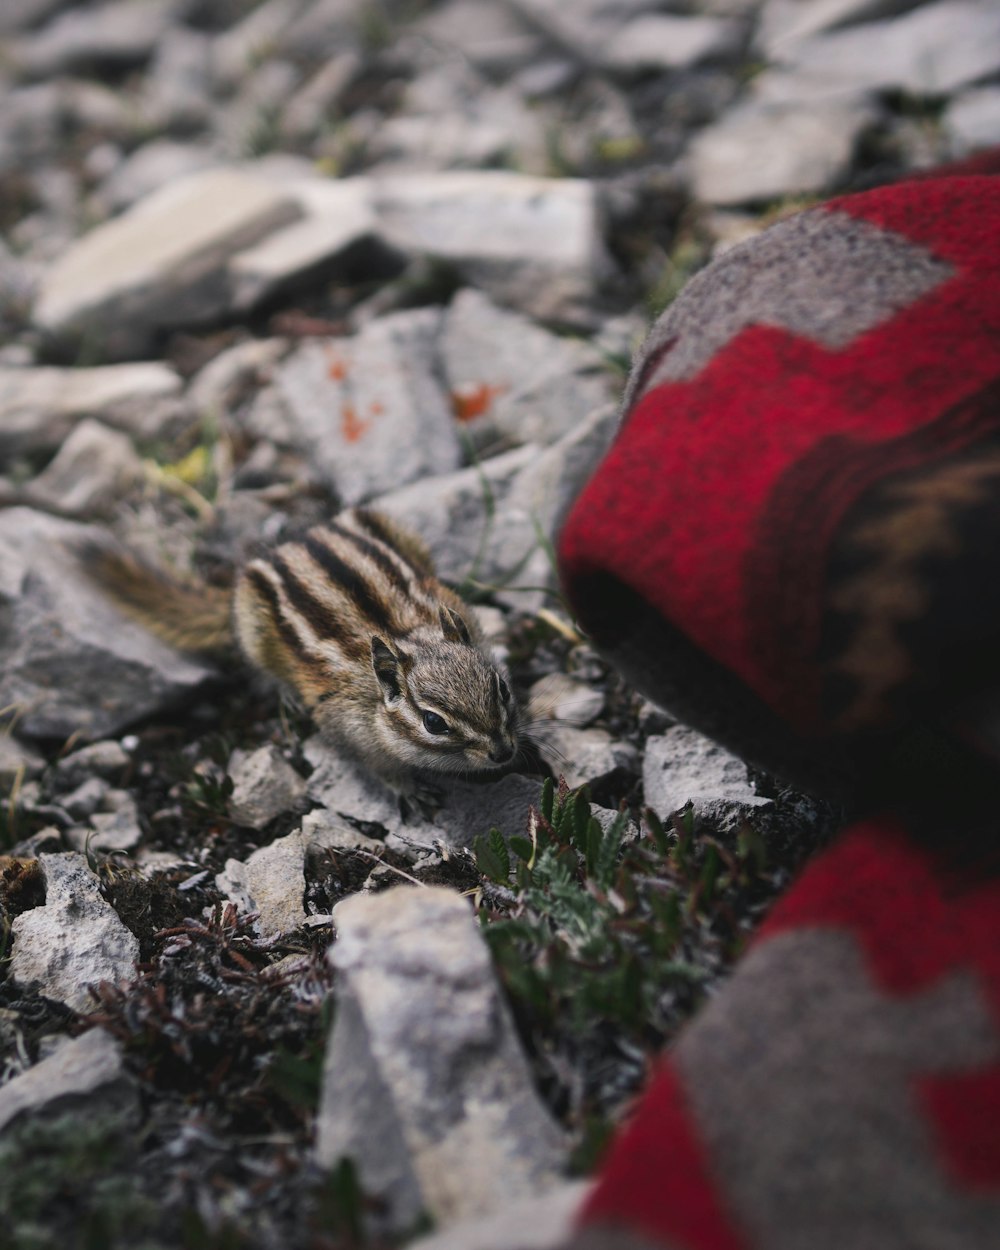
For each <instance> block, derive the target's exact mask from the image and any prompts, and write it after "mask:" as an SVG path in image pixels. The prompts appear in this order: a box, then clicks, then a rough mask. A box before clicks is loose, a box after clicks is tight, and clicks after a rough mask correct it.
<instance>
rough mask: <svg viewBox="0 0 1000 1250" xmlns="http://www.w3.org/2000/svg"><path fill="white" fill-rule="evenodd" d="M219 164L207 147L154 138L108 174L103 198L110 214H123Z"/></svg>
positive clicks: (101, 198) (102, 187)
mask: <svg viewBox="0 0 1000 1250" xmlns="http://www.w3.org/2000/svg"><path fill="white" fill-rule="evenodd" d="M218 163H219V158H218V156H217V155H216V154H215V153H214V152H213V151H212V149H211V148H209V147H207V146H203V145H201V144H197V143H176V142H174V141H173V140H170V139H154V140H153V141H152V142H151V143H144V144H143V145H142V147H140V148H136V150H135V151H134V152H133V153H132V154H131V156H129V157H127V158H126V159H125V160H124V161H122V162H121V163H120V164H119V165H117V166H116V167H115V168H114V169H113V170H112V171H111V172H110V173H109V174H108V176H107V177H106V178H105V179H104V181H103V182H102V183H101V187H100V191H99V193H98V194H99V199H100V201H101V203H102V204H104V205H105V206H106V207H107V209H108V210H109V211H112V212H120V211H121V210H122V209H124V208H130V207H131V206H132V205H133V204H135V203H137V202H138V201H139V200H142V199H144V198H145V197H146V196H148V195H152V194H153V193H154V192H155V191H159V190H160V188H161V187H163V186H166V185H167V184H168V183H171V182H175V181H176V180H177V179H178V178H184V177H187V176H188V175H189V174H193V173H198V172H199V171H200V170H203V169H210V168H211V167H212V166H215V165H218Z"/></svg>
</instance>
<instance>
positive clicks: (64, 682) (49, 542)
mask: <svg viewBox="0 0 1000 1250" xmlns="http://www.w3.org/2000/svg"><path fill="white" fill-rule="evenodd" d="M100 538H101V534H100V532H99V531H96V530H94V529H92V528H90V527H89V526H84V525H76V524H73V523H72V522H68V521H61V520H56V519H55V518H53V517H50V516H46V515H43V514H42V513H40V512H34V511H32V510H30V509H28V508H8V509H6V510H4V511H0V620H2V623H3V628H2V630H0V707H11V706H18V707H20V708H21V709H22V715H21V718H20V720H19V725H18V728H19V731H20V732H21V733H23V734H25V735H26V736H29V737H46V738H60V739H65V738H68V737H69V736H70V735H71V734H73V733H77V732H79V733H81V734H82V735H83V736H84V737H85V738H86V737H91V738H93V737H104V736H107V735H108V734H111V733H115V732H117V731H118V730H119V729H122V728H124V726H126V725H127V724H129V723H130V722H133V721H135V720H138V719H140V718H142V717H143V716H148V715H149V714H150V713H152V712H154V711H156V710H158V709H159V708H161V707H163V706H164V705H166V704H168V703H171V702H176V701H177V700H178V699H180V698H181V697H182V696H183V695H184V694H186V693H187V694H190V692H191V691H192V690H194V689H196V688H197V686H198V685H199V684H200V683H201V682H203V681H204V680H205V679H206V678H207V677H208V676H209V675H210V673H211V670H210V669H209V668H206V667H204V666H203V665H201V664H198V663H196V662H195V661H193V660H190V659H186V658H184V657H182V656H181V655H179V654H178V653H177V652H176V651H173V650H172V649H171V648H169V647H167V646H166V645H165V644H164V643H162V642H160V641H158V640H157V639H156V638H154V637H153V636H152V635H151V634H150V633H149V632H148V631H147V630H145V629H143V628H142V627H141V626H140V625H138V624H135V623H134V622H132V621H130V620H128V619H127V618H126V617H124V616H123V615H122V614H121V613H120V612H119V611H118V610H117V609H116V608H115V607H114V606H113V605H112V604H111V602H110V600H109V599H108V598H107V597H106V596H105V595H104V594H102V592H101V591H100V590H99V589H98V588H97V587H96V586H95V585H94V584H93V583H92V582H91V581H90V579H89V578H87V577H86V576H85V574H84V573H83V572H82V570H81V568H80V566H79V565H78V564H77V562H76V559H75V557H74V555H73V554H72V553H73V550H74V546H75V545H76V544H79V543H82V542H86V541H95V540H98V541H99V540H100Z"/></svg>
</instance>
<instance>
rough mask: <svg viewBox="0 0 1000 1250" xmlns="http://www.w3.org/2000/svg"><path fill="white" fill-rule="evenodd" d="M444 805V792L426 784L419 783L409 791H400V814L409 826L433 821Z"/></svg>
mask: <svg viewBox="0 0 1000 1250" xmlns="http://www.w3.org/2000/svg"><path fill="white" fill-rule="evenodd" d="M443 804H444V791H443V790H441V789H439V788H438V787H437V786H432V785H430V784H428V783H426V782H419V783H418V784H417V785H415V786H413V787H411V788H410V789H408V790H404V791H400V795H399V813H400V815H401V816H402V818H403V820H404V821H405V823H406V824H408V825H413V824H419V822H420V821H422V820H433V818H434V816H435V815H436V814H437V813H438V812H439V811H440V810H441V807H442V805H443Z"/></svg>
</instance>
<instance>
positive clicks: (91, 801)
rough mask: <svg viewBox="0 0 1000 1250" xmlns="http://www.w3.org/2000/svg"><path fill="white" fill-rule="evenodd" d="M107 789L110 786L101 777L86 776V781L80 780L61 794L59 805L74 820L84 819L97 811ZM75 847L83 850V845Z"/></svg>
mask: <svg viewBox="0 0 1000 1250" xmlns="http://www.w3.org/2000/svg"><path fill="white" fill-rule="evenodd" d="M109 789H110V786H109V785H108V783H107V782H106V781H104V780H103V779H102V778H100V777H88V778H87V780H86V781H81V782H80V784H79V785H78V786H77V787H76V789H75V790H71V791H70V793H69V794H64V795H61V796H60V799H59V806H60V807H63V808H65V809H66V811H67V812H69V814H70V815H71V816H72V817H73V818H74V819H75V820H82V819H85V818H86V817H87V816H90V815H91V814H92V813H93V812H96V811H97V808H98V807H99V805H100V804H101V803H102V802H103V800H104V796H105V795H106V794H107V792H108V790H109ZM77 849H78V850H83V847H78V848H77Z"/></svg>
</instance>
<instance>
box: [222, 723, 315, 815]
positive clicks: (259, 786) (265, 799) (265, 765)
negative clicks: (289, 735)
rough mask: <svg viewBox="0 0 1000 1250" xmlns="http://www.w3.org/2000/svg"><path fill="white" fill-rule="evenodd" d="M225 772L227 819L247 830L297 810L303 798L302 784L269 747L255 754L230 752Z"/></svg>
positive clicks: (278, 753) (281, 757)
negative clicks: (228, 783) (229, 786)
mask: <svg viewBox="0 0 1000 1250" xmlns="http://www.w3.org/2000/svg"><path fill="white" fill-rule="evenodd" d="M228 771H229V775H230V777H232V780H233V793H232V795H231V796H230V799H229V815H230V816H231V817H232V818H233V820H235V821H236V823H237V824H239V825H247V826H249V828H251V829H263V828H264V826H265V825H266V824H268V823H269V822H270V821H272V820H273V819H274V818H275V816H280V815H281V813H282V812H288V811H291V810H292V809H293V808H296V807H298V805H299V803H301V801H302V799H303V798H304V796H305V792H306V782H305V780H304V779H303V778H302V777H300V776H299V774H298V773H297V772H296V771H295V769H294V768H293V767H292V766H291V764H289V763H288V761H287V760H286V759H285V757H284V756H283V755H282V754H281V752H280V751H279V749H278V748H277V747H276V746H274V745H273V744H272V743H268V744H267V745H266V746H262V747H258V749H257V750H256V751H234V752H233V754H232V755H231V756H230V759H229V768H228Z"/></svg>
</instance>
